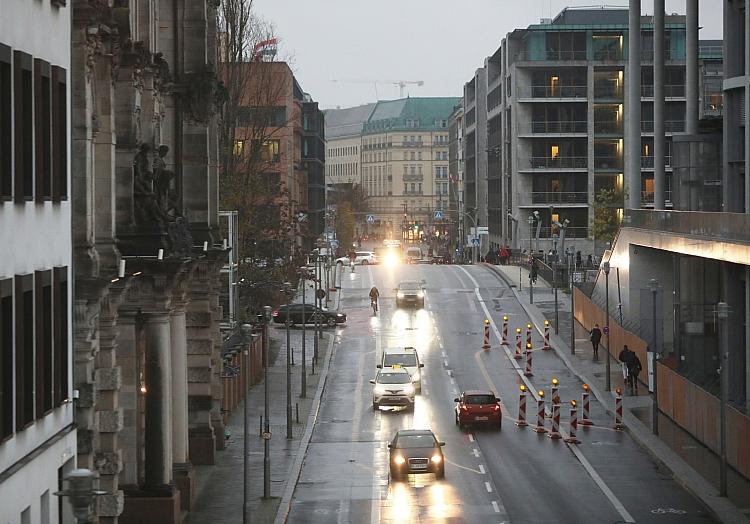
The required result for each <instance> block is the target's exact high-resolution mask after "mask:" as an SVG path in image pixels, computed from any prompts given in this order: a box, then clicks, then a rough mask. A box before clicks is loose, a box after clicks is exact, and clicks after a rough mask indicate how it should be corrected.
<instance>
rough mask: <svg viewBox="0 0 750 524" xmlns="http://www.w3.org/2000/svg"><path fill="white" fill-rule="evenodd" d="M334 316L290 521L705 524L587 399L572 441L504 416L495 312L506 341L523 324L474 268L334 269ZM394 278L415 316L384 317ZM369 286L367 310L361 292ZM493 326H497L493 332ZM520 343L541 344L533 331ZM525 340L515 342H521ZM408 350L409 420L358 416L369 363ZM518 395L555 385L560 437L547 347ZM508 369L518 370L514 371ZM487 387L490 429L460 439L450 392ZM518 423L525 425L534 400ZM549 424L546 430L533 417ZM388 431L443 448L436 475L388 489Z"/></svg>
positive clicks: (504, 293)
mask: <svg viewBox="0 0 750 524" xmlns="http://www.w3.org/2000/svg"><path fill="white" fill-rule="evenodd" d="M342 280H343V282H342V286H343V289H342V293H343V295H342V301H341V310H343V311H345V312H346V313H347V314H348V322H347V325H346V326H345V327H340V328H337V339H338V340H337V344H336V346H335V354H334V357H333V360H332V362H331V369H330V371H329V375H328V382H327V385H326V388H325V392H324V396H323V400H322V405H321V410H320V414H319V416H318V419H317V423H316V425H315V428H314V431H313V436H312V440H311V442H310V446H309V448H308V452H307V456H306V458H305V462H304V465H303V468H302V472H301V474H300V478H299V482H298V484H297V487H296V490H295V493H294V497H293V499H292V506H291V512H290V514H289V519H288V521H289V522H292V523H321V524H323V523H325V524H329V523H333V522H336V523H345V522H355V523H359V522H362V523H368V522H369V523H376V522H381V523H396V522H403V523H422V522H435V523H437V522H446V523H462V522H467V523H474V522H476V523H501V522H513V523H567V522H570V523H619V522H639V523H641V522H658V523H662V522H664V523H670V522H679V523H692V522H699V523H705V522H711V521H712V520H711V518H710V516H709V515H708V513H707V511H706V510H705V508H704V507H703V506H702V505H701V504H700V502H699V501H697V500H696V499H695V498H693V497H692V496H691V495H690V494H688V493H687V492H686V491H685V490H683V489H682V488H681V487H680V486H679V485H678V484H676V483H675V482H674V481H673V480H672V479H671V478H670V477H669V476H668V474H666V473H665V472H662V471H660V470H659V469H658V468H657V466H656V464H655V463H654V462H653V461H652V460H651V459H650V457H649V456H648V455H647V454H646V452H645V451H643V450H642V449H641V448H640V447H639V446H638V445H637V444H636V443H635V442H634V441H633V440H632V439H631V438H630V437H629V436H628V434H627V433H626V432H618V431H614V430H613V429H612V425H613V421H612V420H611V418H610V416H609V415H607V414H606V412H604V410H603V409H602V408H601V407H600V406H599V405H598V404H597V403H596V402H595V400H593V399H592V404H591V418H592V419H593V421H594V423H595V426H593V427H588V428H586V429H582V428H580V427H579V431H578V436H579V438H580V440H581V441H582V442H581V444H580V445H573V444H567V443H566V442H564V441H563V440H553V439H551V438H549V437H548V436H547V435H545V434H538V433H535V432H534V431H532V429H531V427H526V428H519V427H518V426H516V425H515V424H514V422H515V419H516V417H517V416H518V403H519V400H518V396H519V384H521V383H522V380H523V378H522V374H523V367H522V366H523V361H516V360H514V359H513V358H512V352H513V350H514V346H513V342H511V346H510V348H509V349H508V350H506V349H503V348H502V347H501V346H500V345H499V340H498V338H497V333H499V330H501V329H502V316H503V315H508V316H509V317H510V332H511V333H513V332H514V330H515V328H516V327H518V326H522V325H525V324H526V322H527V320H528V319H527V317H526V316H525V314H524V312H523V309H522V308H521V306H520V305H519V303H518V302H517V301H516V300H515V298H514V297H513V294H512V293H511V292H510V290H509V289H508V288H507V287H506V285H505V284H504V283H503V282H502V281H501V280H500V279H499V278H498V277H497V276H496V275H494V274H493V273H492V272H490V271H489V270H488V269H486V268H483V267H481V266H456V265H449V266H429V265H411V266H396V267H387V266H366V267H357V268H356V271H355V273H351V272H349V270H348V269H346V270H345V271H344V272H343V279H342ZM401 280H424V282H425V287H426V299H425V307H424V309H417V310H413V309H398V308H396V306H395V290H394V288H395V287H396V286H397V285H398V283H399V281H401ZM373 285H376V286H377V287H378V288H379V290H380V292H381V298H380V311H379V313H378V315H376V316H374V315H373V314H372V310H371V308H370V305H369V299H368V292H369V289H370V287H371V286H373ZM485 318H490V319H491V320H492V328H493V329H492V333H491V335H492V336H491V339H492V349H491V350H490V351H489V352H485V351H483V350H482V348H481V346H482V342H483V322H484V319H485ZM496 330H497V331H496ZM533 340H534V347H535V348H540V347H541V345H542V341H541V339H540V338H539V337H538V336H537V335H536V333H535V335H534V338H533ZM524 342H525V340H524ZM399 346H414V347H416V348H417V350H418V351H419V355H420V359H421V360H422V362H423V363H424V364H425V367H424V368H423V370H422V372H423V374H422V377H423V388H422V394H421V395H419V396H417V400H416V406H415V410H414V412H413V413H409V412H405V411H397V410H385V409H382V410H379V411H377V412H375V411H373V409H372V392H371V388H372V386H371V385H370V384H369V382H368V381H369V380H370V379H371V378H374V376H375V373H376V368H375V365H376V361H377V360H378V358H379V357H380V355H381V352H382V350H383V349H384V348H388V347H399ZM533 356H534V359H533V368H532V371H533V376H532V377H528V378H526V381H527V382H525V384H527V387H529V389H532V388H533V390H534V391H537V390H539V389H546V390H547V396H548V397H549V391H548V387H549V384H550V381H551V379H552V377H557V378H558V379H559V381H560V397H561V398H562V400H563V410H562V427H563V430H564V431H563V433H565V432H567V429H568V418H569V404H568V401H569V400H570V399H578V400H580V392H581V383H580V382H579V381H578V380H577V379H576V378H575V376H574V375H573V374H571V373H570V371H568V370H567V368H566V367H565V365H564V364H563V362H562V361H561V360H560V359H559V358H557V357H556V356H555V354H554V352H550V351H535V352H534V353H533ZM519 362H520V364H519ZM480 388H481V389H491V390H494V391H495V392H496V393H497V394H498V395H499V396H500V397H501V398H502V401H503V411H504V417H505V418H504V421H503V427H502V430H497V429H494V428H486V429H482V428H476V429H471V430H469V431H467V432H463V431H460V430H459V428H458V427H457V426H456V425H455V422H454V415H453V413H454V411H453V410H454V405H455V404H454V402H453V399H454V398H455V397H457V396H458V394H459V392H460V391H462V390H464V389H480ZM527 418H528V420H529V422H530V423H531V426H533V425H534V424H535V423H536V401H535V400H534V398H533V397H529V399H528V412H527ZM546 426H547V428H549V426H550V421H549V419H547V421H546ZM401 428H429V429H432V430H433V431H434V432H435V434H436V435H437V437H438V439H440V440H444V441H445V442H446V446H445V447H444V448H443V451H444V453H445V458H446V476H445V480H441V481H436V480H435V478H434V476H433V475H430V474H426V475H410V476H409V477H408V481H401V482H393V481H390V480H389V475H388V449H387V444H388V442H389V440H390V439H391V438H392V437H393V435H394V434H395V432H396V430H398V429H401Z"/></svg>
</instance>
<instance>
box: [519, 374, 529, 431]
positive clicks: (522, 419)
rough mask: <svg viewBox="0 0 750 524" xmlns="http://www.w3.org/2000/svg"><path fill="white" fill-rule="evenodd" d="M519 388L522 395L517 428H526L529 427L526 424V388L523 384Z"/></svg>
mask: <svg viewBox="0 0 750 524" xmlns="http://www.w3.org/2000/svg"><path fill="white" fill-rule="evenodd" d="M518 388H519V389H520V390H521V394H520V396H519V398H518V420H516V426H518V427H519V428H525V427H526V426H528V425H529V423H528V422H526V386H524V385H523V384H521V385H520V386H518Z"/></svg>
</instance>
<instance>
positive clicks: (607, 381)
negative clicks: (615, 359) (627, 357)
mask: <svg viewBox="0 0 750 524" xmlns="http://www.w3.org/2000/svg"><path fill="white" fill-rule="evenodd" d="M609 269H610V267H609V261H607V262H604V263H602V270H603V271H604V276H605V279H604V294H605V295H606V297H605V299H604V304H605V306H604V308H605V309H606V310H607V321H606V322H605V324H604V325H605V328H606V329H607V356H606V357H605V359H604V368H605V373H606V375H605V378H604V390H605V391H611V390H612V384H611V383H610V382H611V377H610V376H609V375H610V370H609V366H610V364H609V351H610V347H609Z"/></svg>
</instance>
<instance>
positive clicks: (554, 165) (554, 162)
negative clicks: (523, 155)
mask: <svg viewBox="0 0 750 524" xmlns="http://www.w3.org/2000/svg"><path fill="white" fill-rule="evenodd" d="M529 168H530V169H532V170H536V169H556V170H559V169H580V170H586V169H587V168H588V158H587V157H585V156H559V155H558V156H555V157H550V156H532V157H531V158H529Z"/></svg>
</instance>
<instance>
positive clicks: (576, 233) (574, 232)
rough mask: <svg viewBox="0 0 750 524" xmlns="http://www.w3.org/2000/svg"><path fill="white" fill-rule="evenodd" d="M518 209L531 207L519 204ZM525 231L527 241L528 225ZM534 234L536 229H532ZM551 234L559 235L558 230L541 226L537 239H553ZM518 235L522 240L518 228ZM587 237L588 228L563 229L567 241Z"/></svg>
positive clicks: (571, 227) (572, 227) (521, 234)
mask: <svg viewBox="0 0 750 524" xmlns="http://www.w3.org/2000/svg"><path fill="white" fill-rule="evenodd" d="M518 207H521V208H527V207H531V206H524V205H522V204H519V206H518ZM525 229H526V231H525V235H526V236H525V238H526V240H527V241H528V239H529V236H528V235H529V227H528V224H527V225H526V228H525ZM534 232H535V233H536V227H535V228H534ZM553 234H558V235H559V234H560V230H559V229H558V228H554V229H553V228H551V227H549V226H542V227H541V228H540V229H539V238H553V237H552V235H553ZM519 235H520V238H522V239H523V238H524V235H523V233H521V229H520V226H519ZM588 236H589V228H587V227H585V226H584V227H574V226H568V227H566V228H565V238H566V239H569V238H588Z"/></svg>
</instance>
